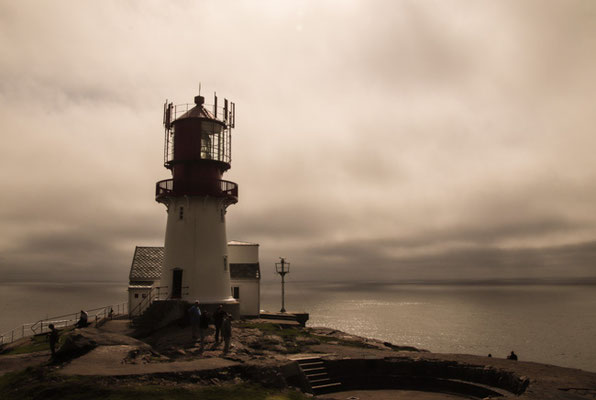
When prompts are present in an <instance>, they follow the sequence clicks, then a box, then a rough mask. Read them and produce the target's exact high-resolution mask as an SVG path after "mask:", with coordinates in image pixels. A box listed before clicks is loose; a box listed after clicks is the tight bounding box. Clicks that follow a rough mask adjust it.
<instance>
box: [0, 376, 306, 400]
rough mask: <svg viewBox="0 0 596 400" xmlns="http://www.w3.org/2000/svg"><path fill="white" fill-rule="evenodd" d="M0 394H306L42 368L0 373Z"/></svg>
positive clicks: (262, 397) (295, 398) (267, 399)
mask: <svg viewBox="0 0 596 400" xmlns="http://www.w3.org/2000/svg"><path fill="white" fill-rule="evenodd" d="M0 393H2V399H6V400H11V399H15V400H20V399H23V400H37V399H44V400H54V399H55V400H58V399H59V400H79V399H81V400H92V399H108V400H131V399H139V398H142V399H143V400H161V399H163V400H166V399H167V400H170V399H172V400H187V399H188V400H191V399H193V400H194V399H201V400H215V399H229V400H305V399H307V397H306V396H305V395H304V394H303V393H300V392H297V391H292V390H274V389H267V388H264V387H262V386H259V385H255V384H248V383H241V384H232V383H230V384H224V385H221V386H200V385H192V384H178V383H177V382H175V381H168V382H165V383H164V382H163V381H162V382H160V384H156V383H147V382H143V381H140V380H139V381H137V382H134V383H133V384H131V382H130V381H129V382H126V383H118V382H117V381H114V380H113V379H112V380H110V379H109V378H102V377H80V376H79V377H66V376H61V375H57V374H53V373H51V372H47V371H46V370H44V369H42V368H28V369H26V370H24V371H20V372H14V373H8V374H6V375H3V376H0Z"/></svg>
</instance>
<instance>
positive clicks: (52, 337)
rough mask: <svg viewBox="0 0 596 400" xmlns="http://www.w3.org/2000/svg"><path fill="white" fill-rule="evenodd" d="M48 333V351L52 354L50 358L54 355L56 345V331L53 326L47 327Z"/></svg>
mask: <svg viewBox="0 0 596 400" xmlns="http://www.w3.org/2000/svg"><path fill="white" fill-rule="evenodd" d="M48 328H50V333H49V334H48V338H49V339H50V351H51V352H52V358H54V356H55V355H56V343H58V330H57V329H56V328H55V327H54V324H50V325H48Z"/></svg>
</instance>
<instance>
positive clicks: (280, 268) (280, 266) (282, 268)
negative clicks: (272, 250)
mask: <svg viewBox="0 0 596 400" xmlns="http://www.w3.org/2000/svg"><path fill="white" fill-rule="evenodd" d="M279 259H280V262H278V263H275V272H277V273H278V274H280V275H281V310H280V311H281V312H282V313H285V312H286V307H285V284H286V282H285V276H286V274H289V273H290V263H289V262H286V259H285V258H283V257H279Z"/></svg>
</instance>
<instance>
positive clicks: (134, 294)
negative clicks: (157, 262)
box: [128, 288, 151, 317]
mask: <svg viewBox="0 0 596 400" xmlns="http://www.w3.org/2000/svg"><path fill="white" fill-rule="evenodd" d="M150 294H151V289H149V288H147V289H138V288H135V289H131V288H129V289H128V315H130V316H131V317H134V316H136V315H139V314H141V313H142V312H143V311H144V308H145V307H143V309H140V308H137V306H138V305H139V304H141V302H142V301H143V300H145V297H147V296H149V295H150ZM143 295H145V297H143ZM146 304H149V302H148V301H147V302H146ZM133 310H134V315H133Z"/></svg>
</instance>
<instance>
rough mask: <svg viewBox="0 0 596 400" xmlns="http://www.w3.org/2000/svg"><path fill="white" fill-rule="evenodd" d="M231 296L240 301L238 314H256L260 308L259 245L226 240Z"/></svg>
mask: <svg viewBox="0 0 596 400" xmlns="http://www.w3.org/2000/svg"><path fill="white" fill-rule="evenodd" d="M228 257H229V260H230V284H231V286H232V296H234V298H235V299H236V300H238V301H239V302H240V315H247V316H248V315H250V316H258V315H259V310H260V309H261V287H260V282H261V270H260V267H259V245H258V244H256V243H248V242H239V241H235V240H233V241H231V242H228Z"/></svg>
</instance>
